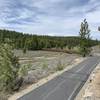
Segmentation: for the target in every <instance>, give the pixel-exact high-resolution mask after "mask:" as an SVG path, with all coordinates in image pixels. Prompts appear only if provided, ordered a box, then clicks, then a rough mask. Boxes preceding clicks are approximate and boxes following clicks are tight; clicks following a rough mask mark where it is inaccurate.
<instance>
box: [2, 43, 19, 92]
mask: <svg viewBox="0 0 100 100" xmlns="http://www.w3.org/2000/svg"><path fill="white" fill-rule="evenodd" d="M18 69H19V63H18V59H17V57H15V56H14V54H13V52H12V49H11V46H9V45H8V44H0V91H3V90H5V91H11V90H12V89H13V88H14V85H15V80H16V78H17V77H18V74H17V72H18Z"/></svg>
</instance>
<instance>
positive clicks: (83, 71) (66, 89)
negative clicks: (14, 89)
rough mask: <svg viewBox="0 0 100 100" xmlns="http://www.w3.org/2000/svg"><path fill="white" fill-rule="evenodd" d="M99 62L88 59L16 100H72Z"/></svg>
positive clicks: (97, 58) (98, 60)
mask: <svg viewBox="0 0 100 100" xmlns="http://www.w3.org/2000/svg"><path fill="white" fill-rule="evenodd" d="M99 62H100V57H89V58H87V59H86V60H85V61H83V62H81V63H80V64H79V65H77V66H75V67H74V68H72V69H70V70H68V71H66V72H64V73H63V74H61V75H60V76H57V77H56V78H54V79H52V80H51V81H49V82H47V83H46V84H44V85H42V86H40V87H38V88H37V89H35V90H33V91H31V92H29V93H28V94H26V95H24V96H23V97H21V98H19V99H18V100H74V98H75V97H76V95H77V94H78V92H79V91H80V89H81V88H82V86H83V85H84V83H85V82H86V81H87V79H88V77H89V75H90V73H91V72H92V71H93V69H94V68H95V67H96V65H97V64H98V63H99Z"/></svg>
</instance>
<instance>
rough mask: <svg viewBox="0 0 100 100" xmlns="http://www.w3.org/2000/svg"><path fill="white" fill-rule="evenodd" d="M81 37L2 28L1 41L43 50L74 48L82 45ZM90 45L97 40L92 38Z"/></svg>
mask: <svg viewBox="0 0 100 100" xmlns="http://www.w3.org/2000/svg"><path fill="white" fill-rule="evenodd" d="M80 41H81V38H80V37H78V36H73V37H60V36H59V37H58V36H46V35H40V36H39V35H33V34H24V33H21V32H16V31H10V30H5V29H3V30H0V42H1V43H9V44H10V45H13V47H14V48H15V49H27V50H42V49H44V48H60V49H63V48H64V47H66V46H67V47H68V48H69V49H70V48H73V47H75V46H79V45H80ZM90 42H91V43H90V46H93V45H96V44H97V43H98V41H97V40H90Z"/></svg>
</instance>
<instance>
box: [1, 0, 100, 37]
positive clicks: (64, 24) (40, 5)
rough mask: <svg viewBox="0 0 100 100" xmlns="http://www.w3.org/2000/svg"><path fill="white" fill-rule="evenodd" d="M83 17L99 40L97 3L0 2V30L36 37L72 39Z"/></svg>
mask: <svg viewBox="0 0 100 100" xmlns="http://www.w3.org/2000/svg"><path fill="white" fill-rule="evenodd" d="M84 18H86V19H87V21H88V23H89V28H90V30H91V36H92V37H93V38H97V39H100V32H98V30H97V27H98V26H100V0H0V28H2V29H10V30H16V31H20V32H25V33H33V34H38V35H43V34H46V35H53V36H54V35H56V36H73V35H74V36H76V35H78V34H79V29H80V23H81V21H83V19H84Z"/></svg>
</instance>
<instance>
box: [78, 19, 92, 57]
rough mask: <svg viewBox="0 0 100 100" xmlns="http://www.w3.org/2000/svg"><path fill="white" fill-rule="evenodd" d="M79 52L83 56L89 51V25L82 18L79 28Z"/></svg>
mask: <svg viewBox="0 0 100 100" xmlns="http://www.w3.org/2000/svg"><path fill="white" fill-rule="evenodd" d="M79 33H80V34H79V35H80V53H81V54H82V56H83V57H85V56H86V55H87V54H89V53H90V42H89V41H90V30H89V25H88V23H87V21H86V19H84V21H83V22H82V23H81V28H80V32H79Z"/></svg>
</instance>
